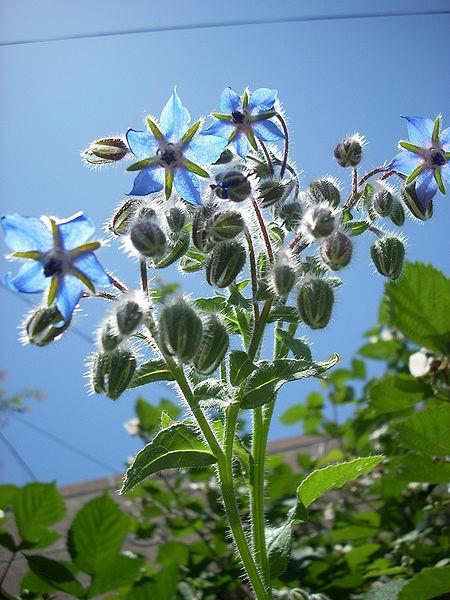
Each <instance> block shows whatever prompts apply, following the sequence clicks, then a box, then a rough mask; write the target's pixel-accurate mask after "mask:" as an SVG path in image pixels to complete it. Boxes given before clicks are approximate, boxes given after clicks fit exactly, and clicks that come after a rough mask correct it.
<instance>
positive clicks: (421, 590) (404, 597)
mask: <svg viewBox="0 0 450 600" xmlns="http://www.w3.org/2000/svg"><path fill="white" fill-rule="evenodd" d="M449 592H450V566H449V565H447V566H445V567H431V568H426V569H423V570H422V571H421V572H420V573H419V574H418V575H416V576H415V577H414V579H412V580H411V581H409V582H408V583H407V584H406V585H405V587H404V588H402V590H401V592H400V593H399V595H398V600H431V599H432V598H437V597H440V596H441V595H443V594H447V593H449Z"/></svg>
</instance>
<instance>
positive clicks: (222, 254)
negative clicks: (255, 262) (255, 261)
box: [206, 240, 246, 288]
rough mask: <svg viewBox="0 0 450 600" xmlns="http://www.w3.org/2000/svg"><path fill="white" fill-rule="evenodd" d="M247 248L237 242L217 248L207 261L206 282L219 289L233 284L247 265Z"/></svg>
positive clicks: (222, 243) (230, 242) (223, 243)
mask: <svg viewBox="0 0 450 600" xmlns="http://www.w3.org/2000/svg"><path fill="white" fill-rule="evenodd" d="M245 259H246V253H245V248H244V247H243V246H242V245H241V244H239V243H238V242H236V241H235V240H230V241H229V242H221V243H220V244H218V245H217V246H215V247H214V248H213V249H212V251H211V253H210V254H209V255H208V257H207V259H206V280H207V282H208V283H209V285H216V286H217V287H219V288H225V287H228V286H229V285H231V284H232V283H233V281H234V280H235V279H236V277H237V276H238V275H239V273H240V272H241V271H242V269H243V268H244V265H245Z"/></svg>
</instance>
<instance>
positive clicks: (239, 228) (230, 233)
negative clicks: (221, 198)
mask: <svg viewBox="0 0 450 600" xmlns="http://www.w3.org/2000/svg"><path fill="white" fill-rule="evenodd" d="M244 227H245V221H244V218H243V217H242V215H241V213H239V212H237V211H236V210H226V211H220V212H217V213H216V214H215V215H213V216H212V217H211V218H210V219H208V221H207V223H206V230H207V236H208V239H209V240H211V241H212V242H215V243H217V242H224V241H226V240H231V239H233V238H235V237H237V236H238V235H239V234H241V233H242V232H243V230H244Z"/></svg>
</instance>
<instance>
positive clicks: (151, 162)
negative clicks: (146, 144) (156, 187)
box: [127, 156, 159, 171]
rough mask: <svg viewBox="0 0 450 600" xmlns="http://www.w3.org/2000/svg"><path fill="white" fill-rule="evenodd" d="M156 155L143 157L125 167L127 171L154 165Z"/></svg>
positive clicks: (156, 160) (156, 158)
mask: <svg viewBox="0 0 450 600" xmlns="http://www.w3.org/2000/svg"><path fill="white" fill-rule="evenodd" d="M158 160H159V159H158V157H157V156H150V157H149V158H144V159H143V160H138V162H135V163H133V164H132V165H130V166H129V167H127V171H141V170H142V169H145V168H146V167H149V166H150V165H154V164H155V163H156V162H158Z"/></svg>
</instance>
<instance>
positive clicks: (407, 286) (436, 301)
mask: <svg viewBox="0 0 450 600" xmlns="http://www.w3.org/2000/svg"><path fill="white" fill-rule="evenodd" d="M386 296H387V298H388V302H389V313H390V323H391V325H393V326H394V327H397V329H399V330H400V331H401V332H402V333H403V335H404V336H405V337H406V338H407V339H409V340H411V341H413V342H416V343H417V344H419V345H420V346H425V347H426V348H428V349H430V350H434V351H435V352H439V353H441V352H442V353H444V354H448V353H449V352H450V320H449V315H450V279H449V278H446V277H445V275H444V274H443V273H442V272H441V271H438V270H437V269H435V268H434V267H432V266H431V265H423V264H421V263H406V264H405V267H404V270H403V274H402V277H401V278H400V279H399V280H398V282H396V283H395V284H394V283H388V284H387V285H386Z"/></svg>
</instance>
